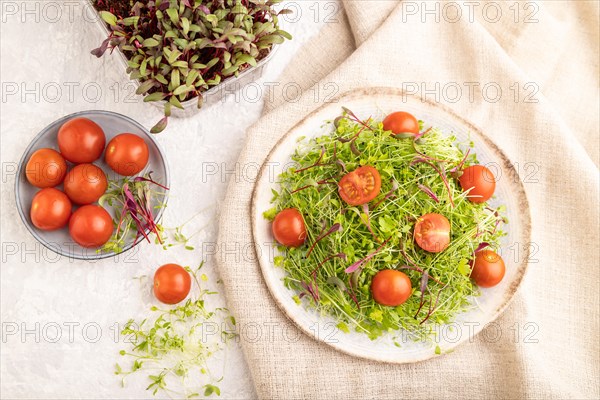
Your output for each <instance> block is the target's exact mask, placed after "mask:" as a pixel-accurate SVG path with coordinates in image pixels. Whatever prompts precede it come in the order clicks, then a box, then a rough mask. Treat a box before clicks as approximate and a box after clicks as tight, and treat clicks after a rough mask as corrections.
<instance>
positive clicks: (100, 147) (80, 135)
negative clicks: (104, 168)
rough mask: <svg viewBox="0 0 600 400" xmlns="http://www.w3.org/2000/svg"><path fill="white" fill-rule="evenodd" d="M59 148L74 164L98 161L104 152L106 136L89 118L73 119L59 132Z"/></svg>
mask: <svg viewBox="0 0 600 400" xmlns="http://www.w3.org/2000/svg"><path fill="white" fill-rule="evenodd" d="M57 140H58V148H59V149H60V153H61V154H62V155H63V157H64V158H66V159H67V160H68V161H71V162H72V163H74V164H81V163H91V162H94V161H96V160H97V159H98V158H100V156H101V155H102V151H104V145H105V144H106V136H105V135H104V131H103V130H102V128H100V125H98V124H97V123H95V122H94V121H92V120H90V119H87V118H73V119H71V120H69V121H67V122H65V123H64V124H63V125H62V126H61V127H60V129H59V130H58V136H57Z"/></svg>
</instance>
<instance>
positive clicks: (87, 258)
mask: <svg viewBox="0 0 600 400" xmlns="http://www.w3.org/2000/svg"><path fill="white" fill-rule="evenodd" d="M90 114H104V115H109V116H113V117H117V118H119V119H122V120H125V121H127V122H129V123H131V124H132V125H135V126H136V127H137V128H139V129H140V130H141V131H142V132H144V134H145V135H146V137H147V138H149V139H150V141H151V142H152V143H153V144H154V146H156V148H157V149H158V153H159V155H160V158H161V160H162V163H163V165H164V168H165V186H166V187H168V188H170V183H171V178H170V176H171V173H170V170H169V163H168V161H167V159H166V157H165V154H164V150H163V148H162V147H161V145H160V144H159V143H158V141H157V140H156V139H155V138H154V137H153V136H152V134H151V133H150V132H149V131H148V130H147V129H146V128H145V127H144V126H143V125H142V124H140V123H139V122H137V121H136V120H134V119H133V118H131V117H128V116H127V115H124V114H121V113H118V112H115V111H109V110H83V111H77V112H74V113H71V114H68V115H65V116H63V117H61V118H59V119H57V120H54V121H52V122H51V123H49V124H48V125H46V126H45V127H44V128H42V129H41V130H40V131H39V132H38V133H37V134H36V135H35V136H34V137H33V139H31V141H30V142H29V144H28V145H27V147H26V148H25V150H24V151H23V154H22V155H21V158H20V159H19V164H18V168H17V174H16V175H15V185H14V191H15V207H16V208H17V211H18V213H19V216H20V217H21V221H22V222H23V225H25V227H26V228H27V230H28V231H29V233H30V234H31V236H33V238H34V239H35V240H37V241H38V243H40V244H41V245H42V246H44V247H45V248H47V249H48V250H50V251H53V252H54V253H56V254H58V255H60V256H62V257H67V258H70V259H74V260H85V261H95V260H103V259H105V258H110V257H116V256H118V255H121V254H124V253H126V252H127V251H129V250H131V249H133V248H134V247H135V246H137V245H138V244H140V243H141V242H142V241H141V240H140V241H138V242H133V243H130V244H128V245H127V246H125V247H124V248H123V251H121V252H119V253H115V252H113V251H111V252H108V253H93V254H91V255H85V256H80V255H77V254H73V253H70V252H68V251H64V249H63V247H62V246H58V250H57V248H56V247H53V246H51V244H50V243H48V242H47V241H46V240H44V239H43V238H41V237H40V236H39V234H38V232H37V231H36V230H35V229H33V227H31V226H30V223H29V220H28V219H27V216H26V215H25V210H23V209H22V207H21V205H20V204H21V201H20V200H21V195H20V193H19V186H20V182H19V180H20V178H21V176H22V174H23V170H24V168H25V165H26V156H27V154H29V152H30V151H31V150H33V148H34V147H35V144H36V143H37V142H38V141H39V140H40V139H41V138H42V137H43V136H44V135H45V134H46V133H47V132H48V131H49V130H50V129H52V128H54V127H55V126H56V125H62V124H63V123H65V122H66V121H68V120H70V119H72V118H77V117H83V116H86V115H90ZM102 152H103V153H104V150H103V151H102ZM169 193H170V190H167V191H166V193H165V200H164V201H165V204H166V203H167V202H168V201H169ZM164 211H165V207H161V208H159V209H158V212H157V213H156V222H160V220H161V218H162V216H163V213H164ZM146 233H149V230H146Z"/></svg>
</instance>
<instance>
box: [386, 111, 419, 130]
mask: <svg viewBox="0 0 600 400" xmlns="http://www.w3.org/2000/svg"><path fill="white" fill-rule="evenodd" d="M383 129H384V130H386V131H392V133H394V135H400V134H402V133H412V134H415V135H417V134H418V133H419V121H417V119H416V118H415V117H414V116H413V115H412V114H409V113H407V112H404V111H397V112H394V113H391V114H390V115H388V116H387V117H385V119H384V120H383Z"/></svg>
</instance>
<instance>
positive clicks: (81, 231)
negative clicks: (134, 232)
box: [69, 204, 113, 247]
mask: <svg viewBox="0 0 600 400" xmlns="http://www.w3.org/2000/svg"><path fill="white" fill-rule="evenodd" d="M112 233H113V220H112V218H111V216H110V214H109V213H108V211H106V210H105V209H104V208H102V207H100V206H98V205H93V204H89V205H85V206H82V207H80V208H78V209H77V210H75V212H74V213H73V215H72V216H71V220H70V221H69V234H70V235H71V237H72V238H73V240H74V241H75V242H77V243H78V244H79V245H80V246H83V247H100V246H102V245H103V244H104V243H106V242H108V239H110V237H111V236H112Z"/></svg>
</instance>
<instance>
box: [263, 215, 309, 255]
mask: <svg viewBox="0 0 600 400" xmlns="http://www.w3.org/2000/svg"><path fill="white" fill-rule="evenodd" d="M271 230H272V232H273V237H274V238H275V240H277V242H279V244H282V245H284V246H287V247H300V246H302V245H303V244H304V241H305V240H306V226H305V224H304V218H303V217H302V214H301V213H300V211H298V210H297V209H295V208H286V209H284V210H281V211H279V213H278V214H277V215H276V216H275V219H274V220H273V225H272V227H271Z"/></svg>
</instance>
